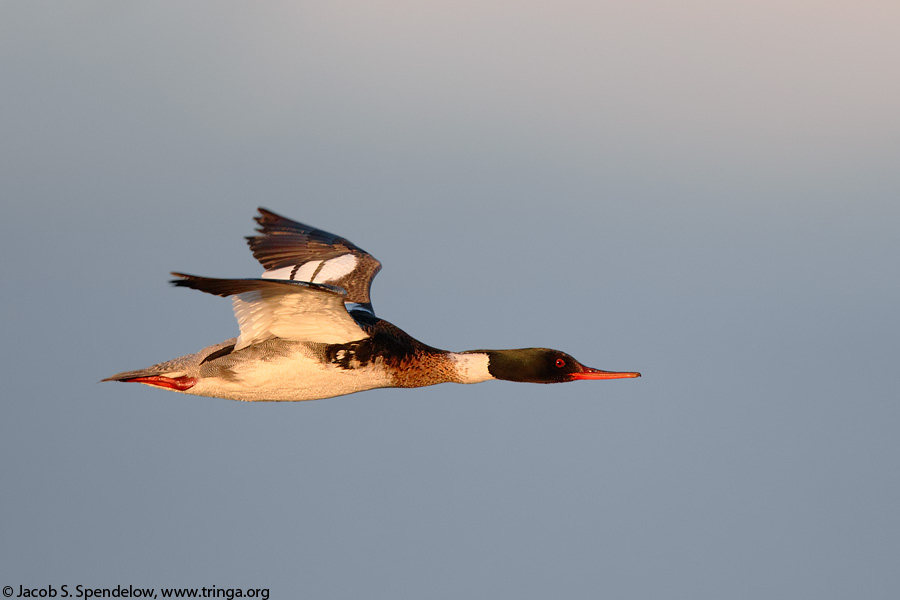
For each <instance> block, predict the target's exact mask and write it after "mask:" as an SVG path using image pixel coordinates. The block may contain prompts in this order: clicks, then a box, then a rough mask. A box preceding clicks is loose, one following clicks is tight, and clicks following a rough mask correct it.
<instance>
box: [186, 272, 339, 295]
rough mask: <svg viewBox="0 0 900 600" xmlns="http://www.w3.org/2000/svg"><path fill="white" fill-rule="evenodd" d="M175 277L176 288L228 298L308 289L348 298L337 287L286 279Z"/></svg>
mask: <svg viewBox="0 0 900 600" xmlns="http://www.w3.org/2000/svg"><path fill="white" fill-rule="evenodd" d="M172 275H174V276H175V277H180V278H181V279H173V280H171V281H170V282H169V283H171V284H172V285H174V286H175V287H186V288H190V289H192V290H199V291H201V292H206V293H207V294H213V295H215V296H221V297H223V298H227V297H228V296H234V295H236V294H245V293H247V292H259V291H263V290H268V291H270V292H271V291H275V292H278V293H290V292H292V291H297V288H306V289H311V290H316V291H320V292H326V293H329V294H337V295H339V296H346V295H347V290H345V289H344V288H342V287H339V286H336V285H328V284H325V283H309V282H307V281H288V280H286V279H219V278H216V277H200V276H198V275H187V274H185V273H176V272H172Z"/></svg>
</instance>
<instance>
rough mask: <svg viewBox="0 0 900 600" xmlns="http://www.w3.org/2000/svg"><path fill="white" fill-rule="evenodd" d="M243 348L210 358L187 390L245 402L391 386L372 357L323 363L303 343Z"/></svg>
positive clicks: (307, 397)
mask: <svg viewBox="0 0 900 600" xmlns="http://www.w3.org/2000/svg"><path fill="white" fill-rule="evenodd" d="M265 345H266V344H265V343H264V344H261V345H260V346H262V348H257V349H254V348H247V349H245V350H241V351H240V352H237V353H234V354H232V355H229V356H227V357H223V358H222V359H218V360H216V361H212V362H210V363H208V366H207V365H204V368H203V369H202V371H201V377H200V378H199V381H198V382H197V384H196V385H194V386H193V387H192V388H190V389H189V390H186V392H187V393H189V394H195V395H198V396H213V397H217V398H228V399H230V400H247V401H256V402H259V401H298V400H317V399H320V398H331V397H332V396H340V395H343V394H352V393H354V392H361V391H363V390H371V389H374V388H379V387H389V386H390V385H391V380H390V378H389V377H388V376H387V374H386V373H385V372H384V370H383V369H381V365H380V364H379V363H378V362H376V363H375V364H373V365H367V366H365V367H360V368H357V369H342V368H340V367H338V366H335V365H332V364H323V363H322V362H321V360H320V359H319V357H318V356H316V355H315V353H314V352H313V351H312V350H310V349H309V348H307V347H305V346H304V345H302V344H290V347H279V348H278V349H277V351H272V348H266V347H265Z"/></svg>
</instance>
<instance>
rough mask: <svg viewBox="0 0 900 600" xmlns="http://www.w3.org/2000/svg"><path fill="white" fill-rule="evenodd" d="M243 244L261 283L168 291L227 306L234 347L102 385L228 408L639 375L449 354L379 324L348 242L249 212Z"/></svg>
mask: <svg viewBox="0 0 900 600" xmlns="http://www.w3.org/2000/svg"><path fill="white" fill-rule="evenodd" d="M259 213H260V214H259V216H258V217H256V222H257V223H259V228H258V229H257V231H258V232H259V234H260V235H257V236H252V237H248V238H247V241H248V243H249V244H250V250H251V251H252V252H253V256H254V257H255V258H256V259H257V260H258V261H259V262H260V263H262V265H263V267H265V269H266V271H265V273H263V275H262V277H263V278H262V279H213V278H210V277H196V276H194V275H184V274H182V273H172V275H174V276H176V277H178V279H176V280H174V281H172V283H173V284H174V285H176V286H179V287H188V288H193V289H195V290H200V291H202V292H207V293H209V294H215V295H217V296H223V297H227V296H231V297H232V302H233V305H234V314H235V316H236V317H237V320H238V325H239V326H240V335H239V336H238V337H237V338H232V339H230V340H227V341H225V342H222V343H221V344H216V345H214V346H209V347H208V348H204V349H203V350H200V351H199V352H197V353H195V354H188V355H187V356H181V357H179V358H175V359H173V360H170V361H166V362H163V363H159V364H156V365H153V366H151V367H147V368H146V369H139V370H136V371H126V372H124V373H119V374H118V375H113V376H112V377H108V378H106V379H104V380H103V381H135V382H138V383H146V384H148V385H152V386H156V387H160V388H165V389H169V390H173V391H176V392H184V393H185V394H195V395H198V396H212V397H216V398H228V399H231V400H249V401H296V400H317V399H320V398H331V397H333V396H340V395H343V394H352V393H354V392H361V391H364V390H371V389H374V388H381V387H421V386H426V385H434V384H436V383H445V382H455V383H478V382H481V381H487V380H489V379H505V380H507V381H523V382H530V383H560V382H564V381H575V380H579V379H620V378H625V377H640V376H641V374H640V373H631V372H611V371H600V370H598V369H591V368H590V367H585V366H584V365H582V364H581V363H579V362H578V361H577V360H575V359H574V358H572V357H571V356H569V355H568V354H566V353H565V352H560V351H559V350H550V349H548V348H521V349H516V350H468V351H466V352H448V351H446V350H439V349H437V348H433V347H431V346H428V345H426V344H423V343H422V342H420V341H418V340H416V339H413V338H412V337H411V336H409V335H408V334H407V333H405V332H404V331H402V330H401V329H399V328H398V327H396V326H394V325H392V324H391V323H388V322H387V321H384V320H382V319H379V318H378V317H376V316H375V313H374V311H373V310H372V303H371V302H370V300H369V288H370V286H371V284H372V279H373V278H374V277H375V275H376V274H377V273H378V271H379V270H380V269H381V263H380V262H378V260H376V259H375V257H373V256H372V255H370V254H369V253H368V252H366V251H364V250H363V249H362V248H360V247H359V246H357V245H355V244H353V243H352V242H350V241H349V240H346V239H344V238H342V237H339V236H336V235H333V234H330V233H328V232H325V231H322V230H321V229H315V228H313V227H309V226H307V225H304V224H302V223H298V222H296V221H291V220H290V219H286V218H284V217H282V216H279V215H276V214H275V213H273V212H271V211H268V210H265V209H263V208H260V209H259Z"/></svg>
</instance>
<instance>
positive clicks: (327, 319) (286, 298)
mask: <svg viewBox="0 0 900 600" xmlns="http://www.w3.org/2000/svg"><path fill="white" fill-rule="evenodd" d="M232 303H233V306H234V316H235V317H237V321H238V325H239V326H240V328H241V334H240V336H239V337H238V339H237V343H236V344H235V350H240V349H241V348H246V347H247V346H250V345H252V344H256V343H258V342H262V341H265V340H268V339H272V338H281V339H285V340H293V341H298V342H320V343H324V344H344V343H347V342H352V341H354V340H361V339H363V338H365V337H367V335H366V333H365V332H364V331H363V330H362V329H361V328H360V327H359V325H357V324H356V321H354V320H353V318H352V317H351V316H350V314H349V313H348V312H347V310H346V309H345V308H344V296H342V295H341V294H337V293H333V292H323V291H321V290H314V289H308V288H292V289H288V290H285V291H283V292H282V291H280V290H278V291H269V290H263V291H253V292H245V293H243V294H237V295H236V296H234V297H233V298H232Z"/></svg>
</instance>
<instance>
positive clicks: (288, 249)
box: [247, 208, 381, 312]
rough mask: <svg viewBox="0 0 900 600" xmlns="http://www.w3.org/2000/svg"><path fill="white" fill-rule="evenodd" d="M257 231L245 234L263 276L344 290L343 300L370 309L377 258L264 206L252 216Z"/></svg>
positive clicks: (332, 235) (377, 263)
mask: <svg viewBox="0 0 900 600" xmlns="http://www.w3.org/2000/svg"><path fill="white" fill-rule="evenodd" d="M256 222H257V223H259V228H258V229H257V231H258V232H259V233H260V235H256V236H251V237H248V238H247V242H248V243H249V244H250V250H251V251H252V252H253V256H254V257H255V258H256V260H258V261H259V262H260V263H262V266H263V267H265V268H266V272H265V273H263V275H262V276H263V277H264V278H267V279H286V280H289V281H306V282H309V283H324V284H329V285H333V286H337V287H341V288H344V289H345V290H347V298H346V302H352V303H356V304H361V305H363V306H361V307H360V308H363V309H365V310H367V311H369V312H371V311H372V304H371V300H370V299H369V289H370V287H371V285H372V279H373V278H374V277H375V275H376V273H378V271H379V270H380V269H381V263H380V262H378V260H377V259H376V258H375V257H374V256H372V255H371V254H369V253H368V252H366V251H365V250H363V249H362V248H360V247H359V246H357V245H356V244H354V243H353V242H351V241H350V240H347V239H345V238H342V237H339V236H336V235H334V234H332V233H328V232H327V231H322V230H321V229H316V228H314V227H310V226H309V225H304V224H303V223H298V222H297V221H292V220H290V219H286V218H285V217H282V216H280V215H276V214H275V213H273V212H272V211H269V210H266V209H264V208H260V209H259V216H258V217H256Z"/></svg>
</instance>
